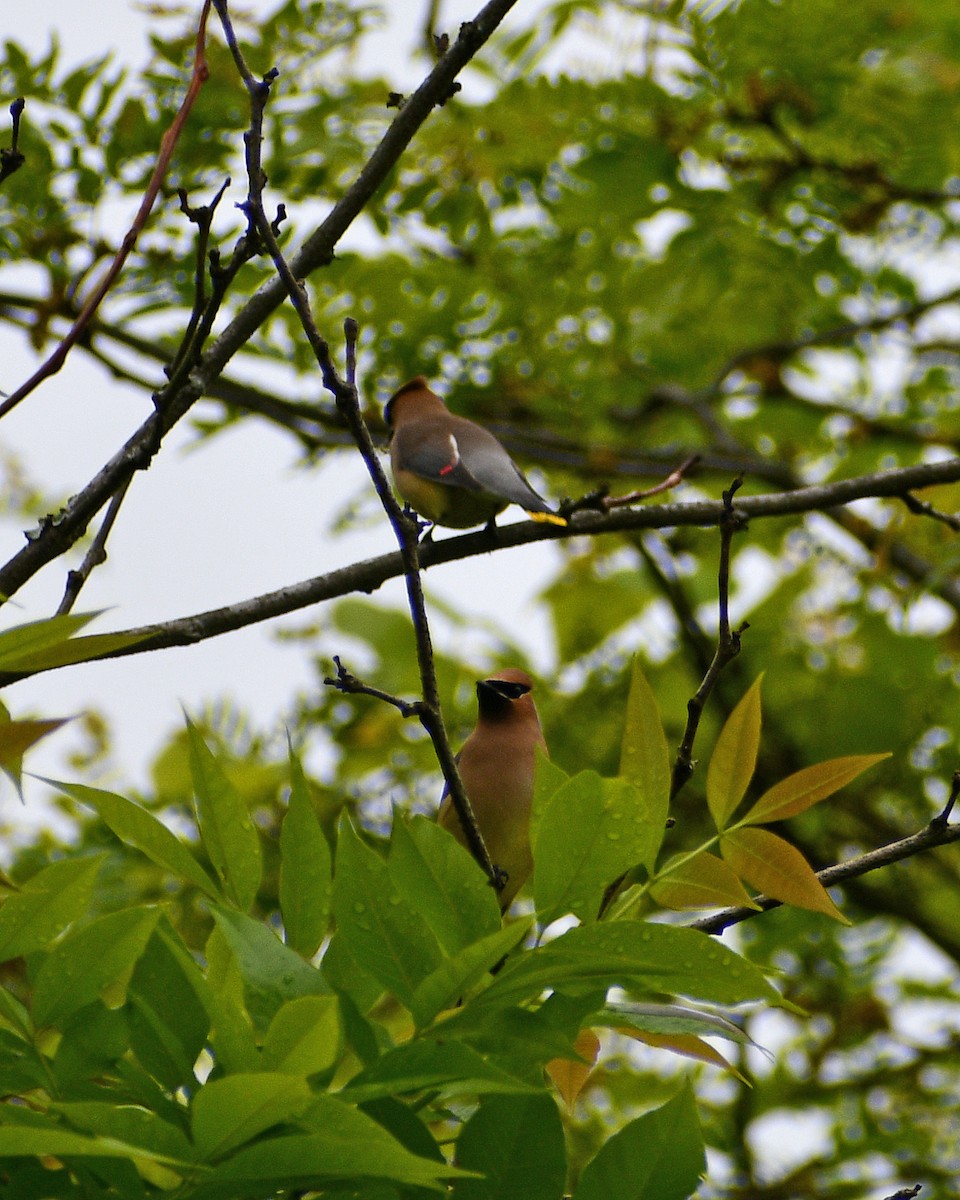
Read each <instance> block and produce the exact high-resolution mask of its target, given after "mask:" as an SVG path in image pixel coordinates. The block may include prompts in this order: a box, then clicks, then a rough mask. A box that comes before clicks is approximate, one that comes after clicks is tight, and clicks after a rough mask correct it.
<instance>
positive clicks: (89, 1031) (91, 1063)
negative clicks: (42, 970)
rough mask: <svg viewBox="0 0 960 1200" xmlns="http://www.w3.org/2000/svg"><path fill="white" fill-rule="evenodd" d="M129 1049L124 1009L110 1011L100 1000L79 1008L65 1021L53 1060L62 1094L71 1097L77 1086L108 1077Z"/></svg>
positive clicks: (111, 1009) (54, 1070)
mask: <svg viewBox="0 0 960 1200" xmlns="http://www.w3.org/2000/svg"><path fill="white" fill-rule="evenodd" d="M129 1048H130V1037H129V1032H128V1029H127V1019H126V1012H125V1010H124V1009H119V1008H107V1007H105V1005H103V1004H102V1003H101V1002H100V1001H99V1000H97V1001H94V1003H93V1004H89V1005H87V1007H86V1008H81V1009H78V1010H77V1012H75V1013H74V1014H73V1015H72V1016H71V1017H70V1018H69V1019H68V1020H66V1021H64V1023H63V1036H62V1037H61V1038H60V1040H59V1042H58V1044H57V1050H56V1054H55V1055H54V1059H53V1072H54V1075H55V1076H56V1078H57V1083H58V1084H59V1085H60V1088H61V1089H63V1090H62V1092H61V1095H70V1094H72V1087H71V1085H73V1084H75V1083H81V1085H82V1084H85V1083H86V1081H87V1080H89V1079H95V1078H97V1077H98V1076H103V1075H105V1074H106V1073H107V1072H108V1071H110V1070H111V1069H112V1068H113V1067H114V1066H115V1064H116V1063H117V1061H118V1059H120V1058H121V1057H122V1056H123V1055H124V1054H126V1052H127V1050H128V1049H129Z"/></svg>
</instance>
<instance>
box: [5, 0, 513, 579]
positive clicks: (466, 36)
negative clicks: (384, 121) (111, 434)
mask: <svg viewBox="0 0 960 1200" xmlns="http://www.w3.org/2000/svg"><path fill="white" fill-rule="evenodd" d="M516 2H517V0H490V2H489V3H488V4H486V5H484V7H483V8H482V9H481V11H480V12H479V13H478V14H477V17H476V18H475V19H474V20H473V21H468V22H465V23H464V24H463V25H462V26H461V28H460V35H459V37H458V38H457V40H456V41H455V42H454V43H453V45H452V46H451V47H450V49H449V50H448V51H447V53H446V54H445V55H444V56H443V58H441V59H440V61H439V62H438V63H437V65H436V66H435V67H434V68H433V70H431V71H430V73H429V75H428V76H427V78H426V79H425V80H424V82H423V83H422V84H421V85H420V87H419V88H417V90H416V92H414V93H413V95H411V96H410V97H409V98H408V99H407V101H406V103H405V104H404V106H403V108H402V110H401V111H400V112H399V113H398V114H397V116H396V117H395V118H394V120H393V121H392V122H391V124H390V126H389V128H388V129H387V130H386V132H385V133H384V135H383V138H382V139H381V141H380V143H379V145H378V146H377V147H376V148H375V149H374V151H373V153H372V154H371V156H370V158H369V159H368V160H367V162H366V164H365V165H364V166H363V168H362V169H361V170H360V173H359V174H358V176H357V178H356V180H355V181H354V183H353V184H352V186H351V187H350V188H349V189H348V190H347V192H346V194H345V195H344V196H343V197H342V199H340V200H339V201H338V202H337V204H335V205H334V207H333V208H332V209H331V211H330V214H329V216H328V217H327V218H326V219H325V220H324V221H323V222H322V223H321V224H320V226H318V228H317V229H316V230H315V231H314V232H313V233H312V234H311V235H310V237H309V238H308V239H307V240H306V242H305V243H304V245H303V247H302V249H301V250H300V251H299V252H298V253H297V254H295V255H294V256H293V258H292V259H291V260H290V267H291V270H292V272H293V274H294V276H295V277H296V278H303V277H305V276H306V275H308V274H310V272H311V271H314V270H316V269H317V268H318V267H321V266H323V265H324V264H325V263H328V262H329V261H330V259H331V257H332V255H333V250H334V247H335V246H336V244H337V242H338V241H339V239H340V238H341V236H342V235H343V234H344V232H345V231H346V230H347V229H348V228H349V227H350V225H351V224H352V222H353V221H354V220H355V218H356V217H357V216H358V214H359V213H360V212H361V211H362V209H363V207H364V205H365V204H366V203H367V201H368V200H369V199H370V197H371V196H372V195H373V194H374V192H375V191H376V190H377V188H378V187H379V186H380V185H381V184H382V183H383V181H384V180H385V179H386V177H387V175H388V174H389V173H390V171H391V170H392V169H393V167H394V166H395V165H396V163H397V161H398V159H399V158H400V156H401V154H402V153H403V151H404V150H405V149H406V148H407V146H408V145H409V144H410V142H411V141H412V140H413V138H414V136H415V134H416V133H417V131H418V129H419V128H420V126H421V125H422V124H423V123H424V121H426V119H427V117H429V115H430V113H431V111H432V110H433V108H434V106H435V105H437V104H439V103H441V102H442V101H443V100H444V99H446V98H447V97H448V96H449V94H450V86H451V84H452V82H453V80H454V78H455V76H456V75H457V74H458V73H459V72H460V71H461V70H462V69H463V67H464V66H466V64H467V63H468V62H469V61H470V59H471V58H472V57H473V56H474V55H475V54H476V53H477V51H478V50H479V49H480V48H481V47H482V46H483V44H484V43H485V42H486V41H487V40H488V38H489V37H490V35H491V34H492V33H493V32H494V30H495V29H496V28H497V26H498V25H499V24H500V22H501V21H502V20H503V18H504V17H505V16H506V14H507V13H508V12H509V11H510V9H511V8H512V7H513V5H514V4H515V3H516ZM285 295H286V290H285V287H284V285H283V283H282V282H281V280H280V279H279V278H277V277H275V278H272V279H270V280H269V281H268V282H267V283H265V284H264V285H263V287H261V288H260V290H259V291H258V292H256V293H255V295H253V296H252V297H251V298H250V300H248V301H247V303H246V304H245V305H244V306H243V308H241V310H240V311H239V312H238V313H237V315H236V316H235V317H234V319H233V320H232V321H231V322H230V324H229V325H228V326H227V328H226V329H225V330H224V331H223V332H222V333H221V334H220V336H219V337H218V338H217V339H216V340H215V341H214V342H213V343H212V344H211V346H210V347H209V348H208V350H207V351H206V353H205V354H204V356H203V359H202V361H201V363H200V365H199V366H198V367H196V368H195V369H194V370H193V371H191V372H190V376H189V378H188V379H187V380H185V381H184V382H183V383H182V385H181V386H180V387H179V388H178V389H177V391H176V393H175V394H173V395H171V396H170V399H169V401H168V402H166V403H165V404H164V406H163V412H162V414H153V415H152V416H151V417H150V418H148V420H147V421H146V422H144V424H143V425H141V426H140V428H139V429H138V430H137V431H136V432H135V433H134V434H133V435H132V436H131V437H130V438H129V439H128V441H127V442H126V443H125V445H124V446H122V447H121V448H120V450H118V451H117V453H116V454H115V455H114V456H113V458H111V459H110V461H109V462H108V463H106V464H105V466H104V467H103V468H102V469H101V470H100V471H99V472H98V473H97V474H96V475H95V476H94V478H93V479H91V480H90V482H89V483H88V484H87V485H86V486H85V487H84V488H82V489H81V490H80V492H78V493H77V495H75V496H74V497H73V498H72V499H71V501H70V502H69V503H68V504H67V506H66V508H65V509H64V511H63V512H62V513H60V514H58V515H57V516H56V517H55V518H50V519H49V520H47V521H45V522H43V524H42V528H41V530H40V532H39V534H38V535H37V536H35V537H33V538H31V540H30V541H29V543H28V545H27V546H26V547H24V549H23V550H21V551H20V552H19V554H17V555H15V556H14V557H13V558H12V559H10V561H9V562H8V563H6V565H5V566H4V567H2V568H0V602H5V601H7V600H9V599H10V598H11V597H12V596H13V595H14V594H15V593H16V592H17V591H18V590H19V589H20V588H21V587H22V586H23V585H24V584H25V583H26V582H27V580H29V579H31V578H32V577H33V576H34V575H35V574H36V573H37V572H38V571H39V570H40V569H41V568H42V567H44V566H45V565H46V564H47V563H48V562H51V561H53V560H54V559H55V558H58V557H59V556H60V555H61V554H63V553H64V552H65V551H66V550H68V549H69V548H70V547H71V546H72V545H73V544H74V543H75V542H77V541H78V540H79V539H80V538H81V537H82V536H83V534H84V533H85V531H86V529H87V526H88V525H89V523H90V521H91V520H92V519H93V517H94V516H95V515H96V514H97V512H99V510H100V509H101V508H102V507H103V505H104V504H105V503H106V502H107V501H108V500H109V499H110V497H111V496H112V495H113V494H114V492H115V491H116V490H117V488H118V487H119V486H120V484H121V483H122V482H123V480H124V478H125V477H126V476H127V474H129V473H130V472H131V471H133V470H136V469H137V467H138V466H139V465H140V464H141V463H142V462H143V461H144V456H145V455H147V454H149V451H150V449H151V447H152V446H154V445H155V444H156V440H157V434H158V430H159V432H160V433H161V434H162V433H166V432H167V431H168V430H169V429H170V428H172V426H173V425H175V424H176V423H177V421H179V420H180V419H181V418H182V417H183V416H184V415H185V414H186V413H187V412H189V410H190V408H191V407H192V406H193V405H194V403H196V401H197V400H198V399H199V397H200V396H201V395H203V394H204V392H206V391H207V389H208V388H209V387H210V385H211V382H212V381H213V380H215V379H216V378H217V377H218V376H219V374H220V372H221V371H222V370H223V368H224V367H225V366H226V364H227V363H228V362H229V361H230V359H231V358H232V357H233V355H234V354H236V353H237V351H238V350H239V349H240V348H241V347H242V346H243V345H245V343H246V342H247V340H248V339H249V338H250V337H251V336H252V335H253V334H254V333H255V332H256V331H257V329H259V327H260V326H261V325H262V324H263V322H264V321H265V320H266V319H267V317H269V316H270V314H271V313H272V312H273V311H274V310H275V309H276V308H277V307H278V305H279V304H280V303H281V302H282V300H283V298H284V296H285ZM11 399H13V397H11ZM8 403H9V401H8ZM147 461H149V459H147Z"/></svg>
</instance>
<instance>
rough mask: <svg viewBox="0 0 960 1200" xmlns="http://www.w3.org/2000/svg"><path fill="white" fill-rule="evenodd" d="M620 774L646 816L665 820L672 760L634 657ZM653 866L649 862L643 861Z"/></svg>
mask: <svg viewBox="0 0 960 1200" xmlns="http://www.w3.org/2000/svg"><path fill="white" fill-rule="evenodd" d="M620 774H621V776H623V778H624V779H629V780H630V782H631V783H632V784H633V785H634V786H635V787H636V788H637V790H638V791H639V792H640V795H641V796H642V797H643V799H644V804H645V806H646V813H647V819H648V820H649V821H651V822H656V821H657V820H659V822H660V825H661V827H663V826H664V824H665V822H666V820H667V813H668V810H669V807H670V786H671V763H670V749H669V747H668V745H667V736H666V734H665V733H664V732H663V723H662V721H661V720H660V710H659V709H658V708H657V702H656V698H655V697H654V694H653V691H652V689H651V687H650V684H649V683H648V682H647V677H646V675H644V673H643V670H642V668H641V666H640V659H639V658H638V657H634V660H633V672H632V675H631V678H630V695H629V696H628V698H627V715H626V720H625V722H624V727H623V742H622V744H621V747H620ZM646 865H647V866H648V867H650V868H651V869H652V864H646Z"/></svg>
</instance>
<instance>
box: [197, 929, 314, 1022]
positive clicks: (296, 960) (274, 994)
mask: <svg viewBox="0 0 960 1200" xmlns="http://www.w3.org/2000/svg"><path fill="white" fill-rule="evenodd" d="M213 916H214V920H215V921H216V922H217V926H218V928H219V930H220V932H221V934H222V935H223V938H224V940H225V942H226V943H227V945H228V946H229V947H230V950H231V952H232V953H233V956H234V959H235V961H236V965H237V968H238V969H239V972H240V977H241V979H242V980H243V991H244V999H245V1001H246V1007H247V1011H248V1012H249V1014H250V1016H251V1018H252V1020H253V1023H254V1025H255V1026H256V1028H257V1029H259V1030H261V1031H262V1032H266V1030H267V1028H268V1027H269V1025H270V1022H271V1021H272V1020H273V1019H274V1017H275V1016H276V1014H277V1012H278V1010H279V1009H280V1008H281V1007H282V1005H284V1004H286V1003H287V1001H288V1000H295V999H296V998H297V997H298V996H320V995H326V994H328V993H329V991H330V988H329V987H328V985H327V983H326V981H325V980H324V978H323V976H322V975H321V974H320V972H319V971H318V970H317V969H316V968H315V967H311V966H310V965H309V964H308V963H305V962H304V961H303V959H302V958H301V957H300V955H299V954H297V953H296V952H295V951H293V950H291V949H290V948H289V946H285V945H284V944H283V942H281V941H280V939H279V938H278V937H277V936H276V934H274V933H273V932H272V931H271V930H270V929H269V928H268V927H267V926H266V925H264V924H262V923H261V922H260V921H256V920H254V919H253V917H248V916H246V915H245V914H244V913H238V912H236V911H235V910H234V909H230V908H219V907H217V908H214V909H213Z"/></svg>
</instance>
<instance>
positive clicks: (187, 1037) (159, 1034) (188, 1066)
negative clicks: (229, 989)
mask: <svg viewBox="0 0 960 1200" xmlns="http://www.w3.org/2000/svg"><path fill="white" fill-rule="evenodd" d="M220 1003H222V999H221V1001H220ZM211 1009H213V1010H214V1013H213V1015H211ZM126 1012H127V1020H128V1022H129V1027H130V1038H131V1044H132V1046H133V1049H134V1052H135V1054H136V1057H137V1059H138V1060H139V1062H140V1063H141V1065H142V1066H143V1067H145V1068H146V1069H147V1070H148V1071H149V1072H150V1073H151V1075H153V1076H154V1077H155V1078H156V1079H158V1080H159V1081H160V1082H161V1083H162V1084H163V1085H164V1086H165V1087H167V1088H168V1089H169V1090H170V1091H171V1092H174V1091H176V1089H177V1088H179V1087H193V1086H195V1083H196V1078H195V1075H194V1066H195V1064H196V1061H197V1057H198V1055H199V1054H200V1052H201V1050H202V1049H203V1048H204V1046H205V1045H206V1042H207V1037H208V1034H209V1032H210V1027H211V1025H212V1024H213V1023H214V1019H215V1016H219V1012H220V1006H219V1004H218V1005H216V1006H214V1005H213V1003H212V997H211V995H210V988H209V986H208V984H207V981H206V979H205V978H204V977H203V975H202V974H201V972H200V968H199V967H198V966H197V964H196V962H195V961H194V958H193V956H192V955H191V954H190V952H189V950H188V949H187V948H186V946H185V945H184V944H183V942H182V941H181V940H180V938H179V937H178V936H177V934H176V933H175V932H174V930H173V928H172V926H171V925H170V923H169V921H168V920H166V919H164V920H162V921H161V922H160V924H159V925H158V926H157V928H156V930H155V931H154V934H153V936H152V937H151V938H150V941H149V942H148V943H147V945H146V948H145V950H144V952H143V954H142V955H141V956H140V959H139V961H138V962H137V965H136V967H135V968H134V972H133V975H132V976H131V979H130V983H129V985H128V987H127V1009H126Z"/></svg>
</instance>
